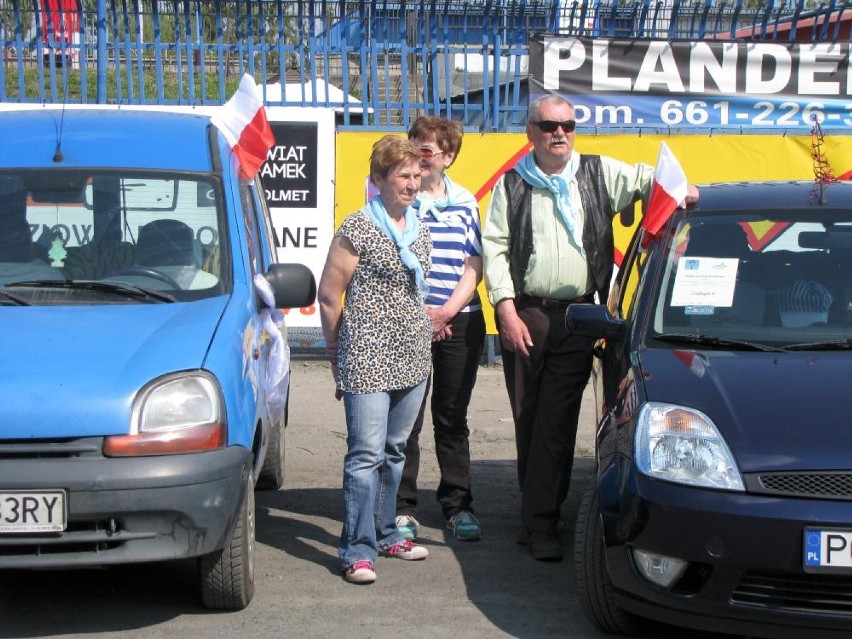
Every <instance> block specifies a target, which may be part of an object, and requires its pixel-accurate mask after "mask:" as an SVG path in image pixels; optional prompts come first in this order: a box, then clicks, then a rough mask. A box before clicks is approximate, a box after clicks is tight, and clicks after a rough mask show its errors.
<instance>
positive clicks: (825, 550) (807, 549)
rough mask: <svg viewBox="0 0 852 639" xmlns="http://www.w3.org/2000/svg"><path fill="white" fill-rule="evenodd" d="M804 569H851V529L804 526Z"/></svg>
mask: <svg viewBox="0 0 852 639" xmlns="http://www.w3.org/2000/svg"><path fill="white" fill-rule="evenodd" d="M804 569H805V571H827V570H840V571H843V572H848V571H850V570H852V530H845V529H840V528H806V529H805V539H804Z"/></svg>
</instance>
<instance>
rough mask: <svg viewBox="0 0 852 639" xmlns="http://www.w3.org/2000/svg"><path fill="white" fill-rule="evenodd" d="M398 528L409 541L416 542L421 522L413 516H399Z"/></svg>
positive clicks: (397, 519)
mask: <svg viewBox="0 0 852 639" xmlns="http://www.w3.org/2000/svg"><path fill="white" fill-rule="evenodd" d="M396 528H397V530H399V532H401V533H402V536H403V537H405V538H406V539H407V540H408V541H414V540H415V539H417V533H419V532H420V522H418V521H417V520H416V519H415V518H414V517H412V516H411V515H397V516H396Z"/></svg>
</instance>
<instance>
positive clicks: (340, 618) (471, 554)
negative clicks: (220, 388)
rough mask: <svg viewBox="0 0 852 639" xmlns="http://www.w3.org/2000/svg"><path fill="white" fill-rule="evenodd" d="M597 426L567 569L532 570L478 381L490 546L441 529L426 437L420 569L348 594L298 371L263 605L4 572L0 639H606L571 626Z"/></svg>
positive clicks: (492, 377)
mask: <svg viewBox="0 0 852 639" xmlns="http://www.w3.org/2000/svg"><path fill="white" fill-rule="evenodd" d="M593 421H594V420H593V415H592V409H591V402H586V405H585V406H584V410H583V415H582V419H581V428H580V436H579V438H578V445H577V453H578V458H577V462H576V464H575V471H574V478H573V482H572V487H571V493H570V497H569V500H568V503H567V504H566V506H565V508H564V510H563V519H564V521H565V528H566V530H565V534H564V539H563V545H564V546H565V550H566V560H565V561H563V562H561V563H543V562H537V561H534V560H533V559H532V558H531V557H530V556H529V554H528V551H527V550H526V548H525V547H523V546H518V545H517V544H516V543H515V534H516V532H517V530H518V526H519V520H518V510H519V499H518V488H517V478H516V472H515V463H514V458H515V445H514V437H513V426H512V421H511V417H510V414H509V405H508V399H507V397H506V392H505V388H504V386H503V378H502V369H501V368H500V366H499V365H489V366H483V367H480V371H479V377H478V381H477V385H476V388H475V389H474V396H473V403H472V406H471V410H470V429H471V451H472V455H473V468H472V471H473V484H474V491H475V492H474V497H475V504H474V506H475V508H476V510H477V513H478V515H479V517H480V519H481V522H482V525H483V529H484V537H483V539H482V540H481V541H479V542H458V541H456V540H455V539H453V538H452V536H451V535H449V534H448V533H447V531H445V530H444V528H443V520H442V517H441V513H440V509H439V508H438V505H437V502H436V500H435V488H436V487H437V479H438V469H437V463H436V461H435V456H434V443H433V442H432V441H431V437H430V436H429V435H428V433H429V431H428V430H426V431H425V432H426V433H427V435H426V436H425V437H424V438H423V440H422V448H423V453H422V468H421V489H422V490H421V509H420V521H421V523H422V524H423V526H424V527H423V530H422V539H421V541H422V543H424V544H425V545H427V546H428V547H429V550H430V552H431V555H430V557H429V558H428V559H427V560H426V561H423V562H403V561H400V560H396V559H386V558H381V559H379V561H378V564H377V570H378V573H379V580H378V582H377V583H376V584H374V585H371V586H354V585H351V584H347V583H345V582H344V581H343V580H342V579H341V577H340V573H339V571H338V560H337V550H336V547H337V539H338V536H339V534H340V520H341V515H342V498H341V493H340V484H341V476H342V460H343V455H344V452H345V449H346V442H345V432H346V427H345V423H344V419H343V407H342V404H341V403H340V402H337V401H335V400H334V388H333V384H332V379H331V373H330V370H329V369H328V366H327V364H326V363H325V362H319V361H295V362H294V364H293V386H292V399H291V410H290V425H289V427H288V429H287V430H288V433H287V447H288V450H287V455H288V458H287V473H288V476H287V488H286V489H285V490H283V491H280V492H274V493H269V492H262V493H258V494H257V524H258V532H257V539H258V545H257V578H256V581H257V594H256V595H255V598H254V600H253V601H252V603H251V605H250V606H249V607H248V608H247V609H246V610H244V611H241V612H237V613H224V614H223V613H211V612H209V611H206V610H203V609H202V608H200V607H199V605H198V601H197V598H196V594H195V574H194V571H193V566H194V564H192V563H191V562H179V563H176V564H161V565H152V566H136V567H122V568H117V569H111V570H87V571H76V572H75V571H45V572H17V571H7V572H5V573H3V575H2V579H0V638H3V639H5V638H7V637H48V636H50V637H62V639H73V638H76V637H92V636H97V637H99V638H102V637H106V638H109V639H112V638H113V637H115V638H119V637H120V639H161V638H164V637H168V639H197V638H198V637H205V639H226V638H232V637H256V638H265V637H300V638H301V637H317V638H325V637H329V638H332V637H334V638H339V637H347V638H353V639H359V638H362V637H365V638H366V637H370V638H376V639H400V638H403V637H404V638H406V639H409V638H415V639H419V638H421V637H422V638H424V639H443V638H447V639H478V638H481V637H487V638H489V639H490V638H502V637H519V638H523V639H543V638H545V637H547V638H549V637H557V636H558V637H565V638H567V639H602V638H603V637H604V635H601V634H599V633H598V632H596V631H595V630H594V629H593V627H592V626H591V625H590V624H589V623H588V622H587V621H586V620H585V618H584V617H583V614H582V612H581V611H580V608H579V605H578V603H577V601H576V598H575V596H574V585H573V566H572V562H571V561H570V537H571V534H572V532H571V531H572V529H573V524H574V518H575V512H576V508H577V499H578V496H579V494H580V492H581V490H582V488H583V487H584V486H585V485H586V484H587V483H588V481H589V480H590V479H591V475H592V468H593V467H592V459H591V457H590V454H591V451H592V448H593V443H592V428H593V426H592V425H593ZM688 635H689V637H690V639H700V638H701V637H704V638H705V639H711V637H717V639H718V637H719V636H718V635H703V634H701V633H694V632H688ZM655 636H657V637H660V636H667V637H678V638H679V637H681V636H685V634H684V632H683V631H671V632H667V633H665V634H664V635H663V634H659V633H658V634H657V635H655Z"/></svg>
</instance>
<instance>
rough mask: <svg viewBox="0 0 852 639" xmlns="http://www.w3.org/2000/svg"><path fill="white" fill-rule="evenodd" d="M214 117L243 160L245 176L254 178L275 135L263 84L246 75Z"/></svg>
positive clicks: (236, 153) (217, 126)
mask: <svg viewBox="0 0 852 639" xmlns="http://www.w3.org/2000/svg"><path fill="white" fill-rule="evenodd" d="M211 121H212V122H213V125H214V126H215V127H216V128H217V129H219V130H220V131H221V132H222V135H224V136H225V139H226V140H227V141H228V143H229V144H230V145H231V149H232V150H233V152H234V155H236V156H237V159H238V160H239V162H240V167H241V169H242V173H243V176H244V177H246V178H247V179H249V180H250V179H252V178H254V176H255V175H256V174H257V172H258V170H259V169H260V167H261V166H262V165H263V163H264V162H265V161H266V154H267V152H268V151H269V149H271V148H272V145H273V144H275V136H274V135H273V133H272V127H271V126H270V125H269V120H267V119H266V109H265V108H264V106H263V95H262V94H261V91H260V87H258V86H257V84H255V82H254V78H252V77H251V76H250V75H248V74H245V75H243V78H242V80H240V86H239V87H238V88H237V91H236V93H234V95H232V96H231V98H230V99H229V100H228V101H227V102H226V103H225V104H224V105H222V106H221V107H220V109H219V112H218V113H216V114H215V115H214V116H213V117H212V118H211Z"/></svg>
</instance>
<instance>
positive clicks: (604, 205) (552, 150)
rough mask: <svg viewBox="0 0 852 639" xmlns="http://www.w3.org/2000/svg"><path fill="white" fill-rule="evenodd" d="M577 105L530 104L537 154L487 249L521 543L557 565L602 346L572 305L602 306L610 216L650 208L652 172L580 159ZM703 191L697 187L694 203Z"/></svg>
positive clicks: (489, 215) (498, 213)
mask: <svg viewBox="0 0 852 639" xmlns="http://www.w3.org/2000/svg"><path fill="white" fill-rule="evenodd" d="M575 126H576V123H575V119H574V107H573V105H571V103H570V102H568V101H567V100H565V99H564V98H562V97H560V96H558V95H556V94H550V95H546V96H544V97H542V98H539V99H538V100H536V101H534V102H533V103H531V104H530V108H529V119H528V121H527V127H526V129H527V138H528V139H529V140H530V142H532V145H533V149H532V151H531V152H530V153H529V154H527V155H526V156H525V157H523V158H522V159H521V160H520V161H519V162H518V163H517V164H516V165H515V167H514V168H513V169H510V170H509V171H508V172H506V174H504V175H503V176H502V177H501V178H500V179H499V180H498V181H497V183H496V184H495V185H494V190H493V192H492V195H491V201H490V203H489V206H488V210H487V212H486V216H485V225H484V228H483V233H482V248H483V259H484V268H485V286H486V289H487V291H488V298H489V300H490V302H491V304H492V305H493V306H494V309H495V315H496V322H497V328H498V331H499V333H500V341H501V345H502V350H503V372H504V376H505V379H506V388H507V390H508V394H509V403H510V404H511V407H512V415H513V417H514V421H515V442H516V448H517V461H518V480H519V483H520V488H521V523H522V528H521V530H520V532H519V534H518V539H517V541H518V543H520V544H527V545H528V546H529V550H530V554H531V555H532V556H533V557H534V558H535V559H539V560H550V561H559V560H561V559H562V546H561V544H560V542H559V538H558V536H557V525H558V523H559V519H560V511H561V507H562V504H563V503H564V501H565V499H566V497H567V495H568V487H569V482H570V479H571V468H572V466H573V461H574V442H575V438H576V434H577V421H578V418H579V414H580V404H581V402H582V398H583V391H584V390H585V388H586V384H587V383H588V379H589V375H590V373H591V368H592V347H593V346H594V340H592V339H589V338H586V337H582V336H579V335H575V334H572V333H570V332H569V331H568V330H567V329H566V328H565V309H566V308H567V307H568V305H569V304H571V303H572V302H593V301H595V300H597V301H598V302H599V303H605V302H606V299H607V295H608V292H609V283H610V279H611V277H612V272H613V257H614V251H613V247H614V239H613V232H612V218H613V216H614V215H615V213H617V212H618V211H620V210H622V209H624V208H626V207H628V206H631V205H633V204H634V203H635V202H637V201H638V200H640V199H642V200H645V201H647V199H648V196H649V195H650V191H651V183H652V181H653V177H654V167H653V166H650V165H647V164H635V165H630V164H625V163H623V162H619V161H618V160H614V159H612V158H608V157H605V156H596V155H581V154H579V153H577V152H576V151H574V138H575V135H576V134H575V132H574V129H575ZM697 198H698V191H697V189H695V187H692V186H690V187H689V196H688V197H687V201H688V202H690V201H695V200H697Z"/></svg>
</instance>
